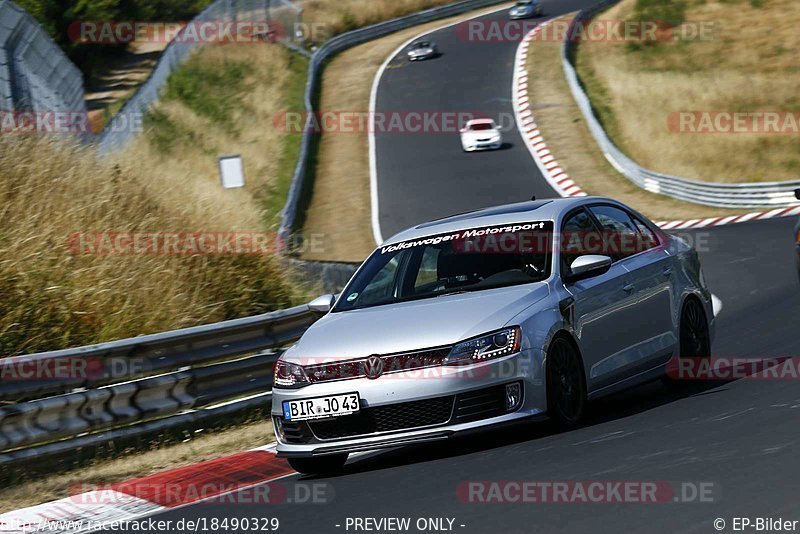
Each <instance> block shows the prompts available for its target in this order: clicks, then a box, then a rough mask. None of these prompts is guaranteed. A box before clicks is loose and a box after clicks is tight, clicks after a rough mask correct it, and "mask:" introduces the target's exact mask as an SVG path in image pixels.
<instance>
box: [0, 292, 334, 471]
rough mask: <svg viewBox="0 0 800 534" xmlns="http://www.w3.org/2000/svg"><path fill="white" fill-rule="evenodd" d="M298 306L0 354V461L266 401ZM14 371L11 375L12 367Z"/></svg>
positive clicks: (302, 309) (302, 326)
mask: <svg viewBox="0 0 800 534" xmlns="http://www.w3.org/2000/svg"><path fill="white" fill-rule="evenodd" d="M318 318H319V315H318V314H315V313H314V312H312V311H311V310H310V309H309V308H308V306H299V307H296V308H291V309H288V310H281V311H277V312H273V313H268V314H264V315H258V316H255V317H248V318H245V319H237V320H233V321H225V322H222V323H216V324H211V325H206V326H199V327H194V328H186V329H182V330H176V331H173V332H165V333H160V334H153V335H148V336H142V337H138V338H132V339H126V340H121V341H114V342H111V343H101V344H98V345H92V346H87V347H79V348H75V349H67V350H59V351H54V352H45V353H39V354H30V355H24V356H16V357H12V358H5V359H3V360H0V364H2V371H3V375H4V376H3V377H2V380H0V399H2V400H3V401H6V402H7V403H8V402H13V403H10V404H5V405H0V466H2V465H7V464H12V463H15V462H18V461H21V460H25V459H31V458H39V459H41V458H42V457H44V456H47V455H49V454H56V453H63V452H66V451H71V450H75V449H78V448H81V447H86V446H88V445H91V444H96V443H104V442H107V441H108V440H109V439H113V438H114V437H131V436H136V435H139V434H143V433H150V432H153V431H154V430H164V429H174V428H175V427H176V425H180V424H183V423H186V422H187V421H194V420H197V419H202V418H206V417H210V416H217V415H219V414H220V413H235V412H237V411H240V410H242V409H245V408H248V407H252V406H262V407H264V408H268V407H269V398H270V391H271V384H272V368H273V365H274V362H275V361H276V359H277V357H278V356H279V354H280V352H281V349H282V348H283V347H285V346H287V345H289V344H291V343H293V342H294V341H296V340H297V339H299V338H300V336H301V335H302V334H303V332H305V330H306V329H307V328H308V327H309V326H310V325H311V324H313V323H314V322H315V321H316V320H317V319H318ZM14 373H17V375H14Z"/></svg>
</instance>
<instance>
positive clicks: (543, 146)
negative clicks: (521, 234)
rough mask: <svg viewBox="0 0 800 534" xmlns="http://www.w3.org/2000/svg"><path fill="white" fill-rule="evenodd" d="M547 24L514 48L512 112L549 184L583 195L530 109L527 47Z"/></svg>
mask: <svg viewBox="0 0 800 534" xmlns="http://www.w3.org/2000/svg"><path fill="white" fill-rule="evenodd" d="M548 24H550V21H549V20H548V21H546V22H543V23H541V24H539V25H538V26H536V27H535V28H534V29H532V30H531V31H530V32H528V34H527V35H526V36H525V37H523V39H522V42H520V44H519V47H518V48H517V55H516V57H515V58H514V83H513V89H512V92H513V95H512V99H511V100H512V102H513V105H514V115H515V116H516V119H517V127H518V128H519V131H520V133H521V134H522V138H523V139H524V140H525V144H526V145H527V147H528V150H529V151H530V153H531V156H533V160H534V161H535V162H536V165H537V166H538V167H539V170H540V171H541V172H542V176H544V178H545V180H547V182H548V183H549V184H550V187H552V188H553V189H554V190H555V191H556V192H557V193H558V194H559V195H561V196H562V197H585V196H586V193H585V192H584V191H583V189H581V187H580V186H579V185H578V184H576V183H575V182H574V181H573V180H572V179H571V178H570V177H569V175H568V174H567V173H566V172H564V170H563V169H562V168H561V167H560V166H559V164H558V161H557V160H556V158H555V156H554V155H553V154H552V153H551V152H550V150H549V149H548V148H547V143H546V142H545V140H544V138H543V137H542V134H541V132H540V131H539V126H538V125H537V124H536V119H535V118H534V116H533V112H532V111H531V106H530V98H529V95H528V49H529V47H530V44H531V41H532V40H533V38H534V37H535V36H536V34H538V33H539V32H540V31H542V28H544V27H546V26H547V25H548Z"/></svg>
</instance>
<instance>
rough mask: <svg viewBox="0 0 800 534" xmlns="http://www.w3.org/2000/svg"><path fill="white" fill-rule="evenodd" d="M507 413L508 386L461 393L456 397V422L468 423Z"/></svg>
mask: <svg viewBox="0 0 800 534" xmlns="http://www.w3.org/2000/svg"><path fill="white" fill-rule="evenodd" d="M504 413H506V386H505V384H503V385H502V386H494V387H490V388H484V389H479V390H477V391H470V392H468V393H461V394H459V395H457V396H456V408H455V413H454V422H456V423H468V422H470V421H478V420H480V419H488V418H490V417H496V416H498V415H503V414H504Z"/></svg>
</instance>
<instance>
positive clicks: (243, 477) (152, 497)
mask: <svg viewBox="0 0 800 534" xmlns="http://www.w3.org/2000/svg"><path fill="white" fill-rule="evenodd" d="M294 472H295V471H294V470H293V469H292V468H291V467H289V464H288V463H287V462H286V460H283V459H281V458H278V457H276V456H275V451H274V445H268V446H265V447H261V448H258V449H253V450H250V451H245V452H241V453H238V454H233V455H231V456H225V457H222V458H217V459H215V460H209V461H207V462H201V463H198V464H194V465H189V466H186V467H181V468H178V469H172V470H169V471H164V472H162V473H156V474H155V475H151V476H148V477H143V478H138V479H134V480H129V481H125V482H120V483H117V484H111V485H109V486H107V487H102V488H98V489H91V490H89V491H83V492H79V493H78V492H76V494H75V495H72V496H70V497H66V498H63V499H59V500H57V501H53V502H49V503H45V504H40V505H38V506H32V507H30V508H23V509H21V510H15V511H13V512H7V513H4V514H1V515H0V533H3V534H32V533H35V532H49V533H60V534H77V533H85V532H92V531H95V530H98V529H100V528H108V525H110V524H111V523H113V522H121V521H131V520H135V519H142V518H145V517H148V516H151V515H153V514H156V513H158V512H160V511H163V510H167V509H175V508H179V507H182V506H186V505H189V504H193V503H198V502H201V501H215V500H220V502H225V501H224V498H225V496H228V495H231V494H233V493H234V492H241V491H243V490H246V489H248V488H254V487H255V486H260V487H261V486H263V485H264V484H267V483H269V482H273V481H276V480H278V479H280V478H283V477H286V476H288V475H291V474H294ZM276 493H280V492H276ZM252 497H253V500H254V501H255V500H258V504H259V505H263V504H268V502H267V499H268V498H269V496H268V491H263V490H262V491H258V496H255V494H254V496H252ZM256 497H257V499H256ZM278 500H280V496H278ZM253 504H256V503H255V502H253Z"/></svg>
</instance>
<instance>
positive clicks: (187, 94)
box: [162, 56, 251, 132]
mask: <svg viewBox="0 0 800 534" xmlns="http://www.w3.org/2000/svg"><path fill="white" fill-rule="evenodd" d="M247 70H248V66H247V64H246V63H242V62H238V61H229V62H225V64H223V65H222V68H218V67H217V66H209V65H206V64H205V63H203V61H202V59H200V58H198V57H197V56H195V57H193V58H191V59H190V60H189V61H187V62H186V63H185V64H183V65H182V66H181V67H180V68H179V69H178V70H176V71H175V72H173V73H172V74H171V75H170V77H169V78H168V80H167V85H166V88H165V89H164V94H163V97H162V98H163V99H164V101H170V100H177V101H179V102H182V103H183V104H185V105H186V106H187V107H188V108H189V109H191V110H192V111H194V112H195V113H197V114H198V115H200V116H201V117H205V118H207V119H209V120H212V121H214V122H215V123H217V124H220V125H223V126H224V127H226V128H227V129H228V130H229V131H231V132H235V131H236V121H235V116H236V114H237V113H242V114H246V113H247V112H248V110H247V108H246V107H245V106H243V105H242V102H241V98H239V97H240V96H241V95H243V94H245V93H246V92H247V91H249V90H250V88H251V84H247V83H245V77H246V76H247Z"/></svg>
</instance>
